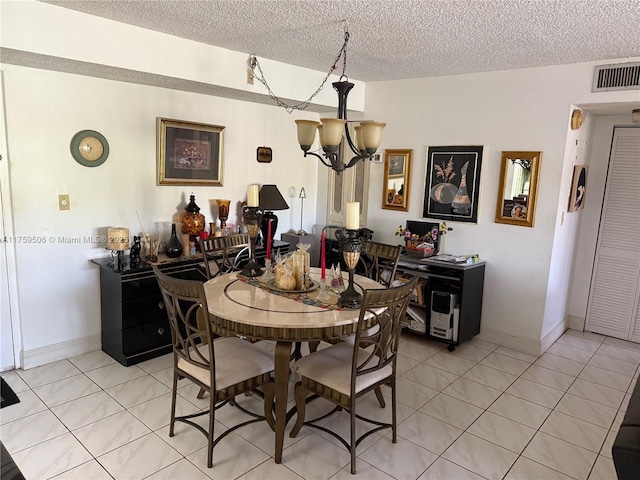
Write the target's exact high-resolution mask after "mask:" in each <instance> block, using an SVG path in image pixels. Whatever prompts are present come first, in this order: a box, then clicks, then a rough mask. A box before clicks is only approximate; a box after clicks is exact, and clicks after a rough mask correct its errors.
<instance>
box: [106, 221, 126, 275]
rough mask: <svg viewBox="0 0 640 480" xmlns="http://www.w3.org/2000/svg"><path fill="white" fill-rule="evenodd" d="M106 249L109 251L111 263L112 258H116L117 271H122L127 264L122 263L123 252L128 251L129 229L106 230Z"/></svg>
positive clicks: (114, 228) (115, 228)
mask: <svg viewBox="0 0 640 480" xmlns="http://www.w3.org/2000/svg"><path fill="white" fill-rule="evenodd" d="M107 249H108V250H111V256H112V259H111V262H110V265H111V266H113V256H115V255H116V252H117V256H118V270H122V269H123V268H124V267H125V266H126V265H127V264H126V263H125V261H124V251H125V250H128V249H129V229H128V228H124V227H111V228H109V229H108V230H107Z"/></svg>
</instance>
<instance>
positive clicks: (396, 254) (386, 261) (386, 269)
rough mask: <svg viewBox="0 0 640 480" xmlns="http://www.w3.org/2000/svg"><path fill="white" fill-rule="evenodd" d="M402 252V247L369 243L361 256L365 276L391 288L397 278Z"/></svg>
mask: <svg viewBox="0 0 640 480" xmlns="http://www.w3.org/2000/svg"><path fill="white" fill-rule="evenodd" d="M401 251H402V246H401V245H387V244H385V243H378V242H371V241H369V242H367V243H365V245H364V248H363V250H362V254H361V255H360V266H361V268H362V270H363V272H364V273H363V275H366V276H367V277H369V278H372V279H374V280H376V281H377V282H380V283H381V284H383V285H384V286H385V287H387V288H388V287H390V286H391V283H392V282H393V280H394V279H395V277H396V270H397V268H398V260H399V259H400V253H401Z"/></svg>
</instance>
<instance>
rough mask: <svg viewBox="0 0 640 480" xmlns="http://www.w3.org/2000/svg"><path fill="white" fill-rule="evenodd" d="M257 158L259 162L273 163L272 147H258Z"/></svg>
mask: <svg viewBox="0 0 640 480" xmlns="http://www.w3.org/2000/svg"><path fill="white" fill-rule="evenodd" d="M256 160H258V163H271V160H272V157H271V148H269V147H258V149H257V150H256Z"/></svg>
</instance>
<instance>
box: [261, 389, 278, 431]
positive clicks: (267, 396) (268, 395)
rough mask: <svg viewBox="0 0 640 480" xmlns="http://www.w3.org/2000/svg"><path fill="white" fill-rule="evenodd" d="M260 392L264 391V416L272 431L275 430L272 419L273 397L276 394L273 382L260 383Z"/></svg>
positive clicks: (274, 423)
mask: <svg viewBox="0 0 640 480" xmlns="http://www.w3.org/2000/svg"><path fill="white" fill-rule="evenodd" d="M262 392H263V393H264V418H265V419H266V420H267V423H268V424H269V427H271V430H273V431H274V432H275V431H276V422H275V420H274V419H273V405H274V402H273V399H274V398H275V396H276V388H275V384H273V383H271V382H270V383H265V384H264V385H262Z"/></svg>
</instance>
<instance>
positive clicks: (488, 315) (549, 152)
mask: <svg viewBox="0 0 640 480" xmlns="http://www.w3.org/2000/svg"><path fill="white" fill-rule="evenodd" d="M625 61H629V60H625ZM602 63H616V61H615V60H612V61H606V62H605V61H603V62H598V63H597V64H602ZM594 65H595V63H583V64H575V65H561V66H553V67H543V68H531V69H524V70H511V71H501V72H488V73H478V74H469V75H458V76H452V77H440V78H426V79H414V80H404V81H394V82H375V83H368V84H367V95H366V99H365V101H366V109H365V116H370V117H371V116H372V117H375V118H376V119H378V120H381V121H385V122H387V127H386V129H385V132H384V135H383V145H381V149H397V148H412V149H413V150H414V164H413V173H412V184H411V192H412V193H411V201H410V206H409V207H410V209H409V212H408V213H399V212H394V211H388V210H382V209H381V208H380V207H379V206H378V205H380V203H381V200H380V199H381V195H382V190H381V189H382V173H383V172H382V170H383V167H382V165H379V164H374V165H373V166H372V169H371V171H372V175H371V186H370V191H369V202H370V203H369V205H370V208H369V225H368V226H369V227H370V228H372V229H373V230H374V231H375V232H376V234H375V238H376V239H377V240H380V241H384V242H393V243H397V241H398V237H394V233H395V230H396V228H397V226H398V225H399V224H402V223H404V222H405V220H407V219H421V218H422V202H423V199H424V186H425V168H426V155H427V149H428V147H429V146H437V145H484V155H483V161H482V172H481V181H480V194H479V208H478V223H477V224H471V223H461V222H448V225H449V226H452V227H453V228H454V230H453V231H452V232H449V234H447V236H446V237H445V242H444V248H445V251H446V252H447V253H458V254H466V253H478V254H480V256H481V257H482V258H484V259H485V260H486V261H487V265H486V276H485V285H484V299H483V312H482V330H481V338H484V339H487V340H491V341H495V342H497V343H500V344H503V345H507V346H513V347H516V348H518V349H521V350H523V351H529V352H531V353H540V351H541V350H542V349H543V342H542V339H543V338H544V337H545V336H547V335H548V334H549V333H550V332H551V331H554V329H556V328H557V327H560V330H562V328H561V327H562V324H563V322H565V319H566V317H567V315H568V310H569V307H568V303H569V291H570V280H571V268H572V265H573V264H572V259H573V251H574V249H575V243H576V238H577V232H578V228H579V226H578V223H577V219H578V218H579V216H580V214H570V215H573V216H575V217H574V219H571V218H568V217H567V214H565V217H564V218H565V220H564V221H565V225H564V226H561V225H560V223H561V220H562V213H563V212H564V211H566V203H567V201H568V200H567V198H568V189H567V181H569V182H570V179H569V180H568V178H569V177H568V175H569V171H570V169H571V158H570V157H571V151H570V149H568V145H570V142H569V139H568V132H571V130H569V117H570V113H571V107H572V105H573V104H580V103H608V102H636V103H637V102H638V94H637V91H636V92H607V93H600V94H592V93H591V91H590V90H591V78H592V73H593V66H594ZM630 111H631V107H630V108H629V112H630ZM588 124H589V120H588V119H587V121H586V122H585V126H583V128H582V129H581V130H580V131H578V132H579V133H576V134H575V135H577V136H578V137H583V136H586V135H588V133H587V132H588V131H589V125H588ZM569 135H573V134H571V133H569ZM572 138H573V137H572ZM503 150H533V151H542V163H541V170H540V179H539V190H538V201H537V208H536V214H535V226H534V227H533V228H527V227H519V226H513V225H504V224H497V223H495V222H494V217H495V208H496V196H497V191H498V179H499V173H500V172H499V165H500V155H501V152H502V151H503ZM567 222H568V223H567ZM556 248H558V249H559V250H558V253H555V251H556ZM560 333H561V332H560Z"/></svg>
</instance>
